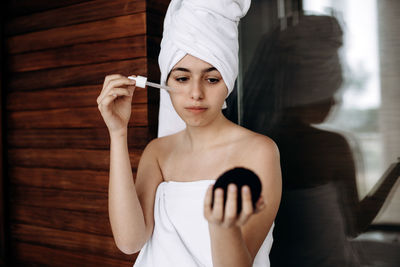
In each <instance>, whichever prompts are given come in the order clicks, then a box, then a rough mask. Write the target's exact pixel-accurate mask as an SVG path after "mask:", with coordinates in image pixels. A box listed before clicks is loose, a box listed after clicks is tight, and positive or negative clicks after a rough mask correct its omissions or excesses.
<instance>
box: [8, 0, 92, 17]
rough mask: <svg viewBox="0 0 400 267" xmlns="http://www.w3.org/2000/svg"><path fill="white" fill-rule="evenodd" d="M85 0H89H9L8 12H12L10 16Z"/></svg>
mask: <svg viewBox="0 0 400 267" xmlns="http://www.w3.org/2000/svg"><path fill="white" fill-rule="evenodd" d="M85 1H88V0H57V1H54V0H40V1H32V0H8V1H7V13H8V14H10V16H21V15H25V14H32V13H35V12H41V11H44V10H49V9H55V8H60V7H65V6H68V5H73V4H77V3H81V2H85Z"/></svg>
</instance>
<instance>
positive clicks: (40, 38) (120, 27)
mask: <svg viewBox="0 0 400 267" xmlns="http://www.w3.org/2000/svg"><path fill="white" fill-rule="evenodd" d="M145 33H146V14H145V13H137V14H133V15H127V16H121V17H115V18H110V19H105V20H100V21H95V22H88V23H83V24H77V25H70V26H65V27H60V28H54V29H49V30H43V31H38V32H32V33H27V34H23V35H17V36H13V37H10V38H8V39H7V48H8V52H9V53H10V54H16V53H22V52H28V51H35V50H43V49H48V48H55V47H61V46H67V45H72V44H79V43H86V42H94V41H102V40H109V39H114V38H121V37H127V36H135V35H141V34H145Z"/></svg>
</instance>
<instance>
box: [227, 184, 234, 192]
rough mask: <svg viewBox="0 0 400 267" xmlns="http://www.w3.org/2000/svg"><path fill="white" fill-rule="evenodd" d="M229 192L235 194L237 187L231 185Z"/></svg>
mask: <svg viewBox="0 0 400 267" xmlns="http://www.w3.org/2000/svg"><path fill="white" fill-rule="evenodd" d="M228 190H229V191H230V192H235V191H236V186H234V185H233V184H230V185H229V188H228Z"/></svg>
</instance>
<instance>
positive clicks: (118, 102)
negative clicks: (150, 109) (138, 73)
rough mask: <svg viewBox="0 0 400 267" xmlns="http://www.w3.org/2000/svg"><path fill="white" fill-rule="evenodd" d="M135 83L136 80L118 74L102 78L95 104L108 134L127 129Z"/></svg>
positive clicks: (122, 131)
mask: <svg viewBox="0 0 400 267" xmlns="http://www.w3.org/2000/svg"><path fill="white" fill-rule="evenodd" d="M135 84H136V81H134V80H131V79H128V78H127V77H125V76H122V75H120V74H112V75H108V76H106V78H105V79H104V83H103V89H102V90H101V93H100V95H99V96H98V97H97V104H98V108H99V110H100V113H101V116H102V117H103V119H104V122H105V123H106V125H107V128H108V131H109V132H110V135H112V134H117V133H125V132H126V131H127V129H128V122H129V119H130V116H131V105H132V95H133V92H134V91H135Z"/></svg>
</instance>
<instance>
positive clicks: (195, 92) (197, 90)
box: [190, 81, 204, 100]
mask: <svg viewBox="0 0 400 267" xmlns="http://www.w3.org/2000/svg"><path fill="white" fill-rule="evenodd" d="M190 98H192V99H193V100H201V99H203V98H204V88H203V87H202V85H201V82H200V81H194V82H193V84H192V86H191V90H190Z"/></svg>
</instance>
